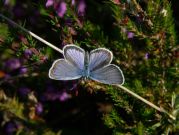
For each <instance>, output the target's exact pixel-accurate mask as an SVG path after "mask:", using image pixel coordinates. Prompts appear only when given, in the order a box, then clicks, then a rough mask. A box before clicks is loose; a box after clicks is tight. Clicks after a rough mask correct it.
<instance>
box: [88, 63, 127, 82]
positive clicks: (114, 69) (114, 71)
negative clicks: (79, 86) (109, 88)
mask: <svg viewBox="0 0 179 135" xmlns="http://www.w3.org/2000/svg"><path fill="white" fill-rule="evenodd" d="M89 77H90V78H91V79H92V80H95V81H98V82H101V83H104V84H120V85H122V84H123V83H124V75H123V73H122V71H121V69H120V68H119V67H118V66H116V65H113V64H109V65H107V66H105V67H102V68H99V69H97V70H95V71H92V72H90V76H89Z"/></svg>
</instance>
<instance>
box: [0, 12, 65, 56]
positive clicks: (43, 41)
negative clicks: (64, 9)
mask: <svg viewBox="0 0 179 135" xmlns="http://www.w3.org/2000/svg"><path fill="white" fill-rule="evenodd" d="M0 17H2V18H3V19H5V20H6V21H8V22H9V23H11V24H12V25H14V26H16V27H18V28H20V29H21V30H23V31H24V32H26V33H28V34H29V35H31V36H32V37H34V38H36V39H37V40H39V41H41V42H42V43H44V44H46V45H48V46H49V47H51V48H53V49H55V50H56V51H58V52H60V53H63V51H62V50H61V49H59V48H58V47H56V46H54V45H53V44H51V43H49V42H47V41H46V40H44V39H43V38H41V37H39V36H37V35H36V34H34V33H33V32H31V31H29V30H27V29H25V28H23V27H22V26H20V25H19V24H17V23H15V22H14V21H12V20H10V19H9V18H7V17H5V16H4V15H2V14H1V13H0Z"/></svg>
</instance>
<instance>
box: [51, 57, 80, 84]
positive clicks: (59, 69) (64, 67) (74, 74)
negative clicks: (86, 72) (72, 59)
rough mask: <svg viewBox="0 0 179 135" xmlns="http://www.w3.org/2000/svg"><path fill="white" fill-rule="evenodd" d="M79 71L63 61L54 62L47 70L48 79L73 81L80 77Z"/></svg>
mask: <svg viewBox="0 0 179 135" xmlns="http://www.w3.org/2000/svg"><path fill="white" fill-rule="evenodd" d="M81 73H82V72H81V69H79V68H77V67H75V66H74V65H72V64H71V63H69V62H68V61H66V60H64V59H58V60H56V61H55V62H54V63H53V65H52V67H51V68H50V70H49V77H50V78H51V79H54V80H75V79H79V78H81V77H82V74H81Z"/></svg>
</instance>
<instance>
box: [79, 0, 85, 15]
mask: <svg viewBox="0 0 179 135" xmlns="http://www.w3.org/2000/svg"><path fill="white" fill-rule="evenodd" d="M85 8H86V3H85V1H84V0H80V1H79V3H78V14H79V15H81V16H83V15H84V13H85Z"/></svg>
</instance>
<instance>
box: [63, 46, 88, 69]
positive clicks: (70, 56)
mask: <svg viewBox="0 0 179 135" xmlns="http://www.w3.org/2000/svg"><path fill="white" fill-rule="evenodd" d="M63 52H64V54H63V55H64V57H65V59H66V60H67V61H68V62H69V63H71V64H72V65H73V66H74V67H76V68H79V69H81V70H83V68H84V57H85V51H84V50H83V49H82V48H80V47H78V46H75V45H72V44H70V45H66V46H65V47H64V49H63Z"/></svg>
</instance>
